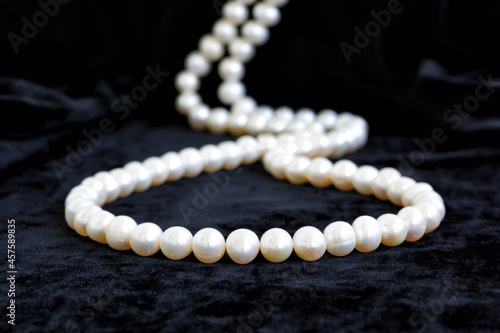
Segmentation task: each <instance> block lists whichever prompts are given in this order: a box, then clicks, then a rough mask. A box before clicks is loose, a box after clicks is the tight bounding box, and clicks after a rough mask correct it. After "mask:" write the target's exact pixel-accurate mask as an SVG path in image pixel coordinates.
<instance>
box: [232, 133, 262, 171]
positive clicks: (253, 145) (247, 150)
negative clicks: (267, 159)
mask: <svg viewBox="0 0 500 333" xmlns="http://www.w3.org/2000/svg"><path fill="white" fill-rule="evenodd" d="M236 144H237V145H238V147H240V151H241V157H242V160H241V163H242V164H252V163H255V162H256V161H257V160H258V159H259V157H260V152H259V143H258V142H257V140H256V139H255V138H254V137H252V136H250V135H244V136H241V137H239V138H238V139H237V140H236Z"/></svg>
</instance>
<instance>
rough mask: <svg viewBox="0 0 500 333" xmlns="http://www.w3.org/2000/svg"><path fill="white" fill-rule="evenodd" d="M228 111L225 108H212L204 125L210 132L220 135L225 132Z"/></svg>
mask: <svg viewBox="0 0 500 333" xmlns="http://www.w3.org/2000/svg"><path fill="white" fill-rule="evenodd" d="M228 118H229V112H228V111H227V110H226V109H225V108H214V109H212V110H211V111H210V115H209V116H208V118H207V122H206V127H207V129H208V130H209V131H210V132H211V133H212V134H216V135H221V134H224V133H226V129H227V120H228Z"/></svg>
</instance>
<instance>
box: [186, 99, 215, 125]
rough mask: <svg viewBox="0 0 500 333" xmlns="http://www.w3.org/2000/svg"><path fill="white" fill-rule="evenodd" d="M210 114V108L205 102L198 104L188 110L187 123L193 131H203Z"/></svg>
mask: <svg viewBox="0 0 500 333" xmlns="http://www.w3.org/2000/svg"><path fill="white" fill-rule="evenodd" d="M209 116H210V109H209V108H208V106H207V105H206V104H198V105H196V106H194V107H193V108H191V109H189V111H188V123H189V126H191V128H192V129H194V130H195V131H203V130H204V129H205V123H206V122H207V119H208V117H209Z"/></svg>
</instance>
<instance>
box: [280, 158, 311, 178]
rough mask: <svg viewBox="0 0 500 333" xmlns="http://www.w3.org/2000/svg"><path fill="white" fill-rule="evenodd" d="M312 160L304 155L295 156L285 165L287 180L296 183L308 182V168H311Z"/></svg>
mask: <svg viewBox="0 0 500 333" xmlns="http://www.w3.org/2000/svg"><path fill="white" fill-rule="evenodd" d="M310 164H311V160H310V159H309V158H307V157H304V156H296V157H294V158H293V159H292V160H291V161H290V163H288V164H287V166H286V167H285V170H284V172H285V176H286V178H287V180H288V181H289V182H290V183H292V184H296V185H300V184H304V183H306V182H307V178H306V176H305V173H306V170H307V169H308V168H309V165H310Z"/></svg>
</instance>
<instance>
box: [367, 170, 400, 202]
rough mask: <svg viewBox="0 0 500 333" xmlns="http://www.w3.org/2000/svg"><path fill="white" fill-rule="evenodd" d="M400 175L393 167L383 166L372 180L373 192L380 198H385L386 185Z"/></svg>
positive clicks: (386, 197)
mask: <svg viewBox="0 0 500 333" xmlns="http://www.w3.org/2000/svg"><path fill="white" fill-rule="evenodd" d="M400 177H401V173H400V172H399V171H398V170H396V169H394V168H383V169H381V170H380V171H379V172H378V175H377V177H375V179H374V180H373V182H372V191H373V194H374V195H375V196H376V197H377V198H379V199H380V200H387V199H389V197H388V196H387V187H388V186H389V185H390V184H391V183H392V182H394V181H395V180H397V179H398V178H400Z"/></svg>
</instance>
